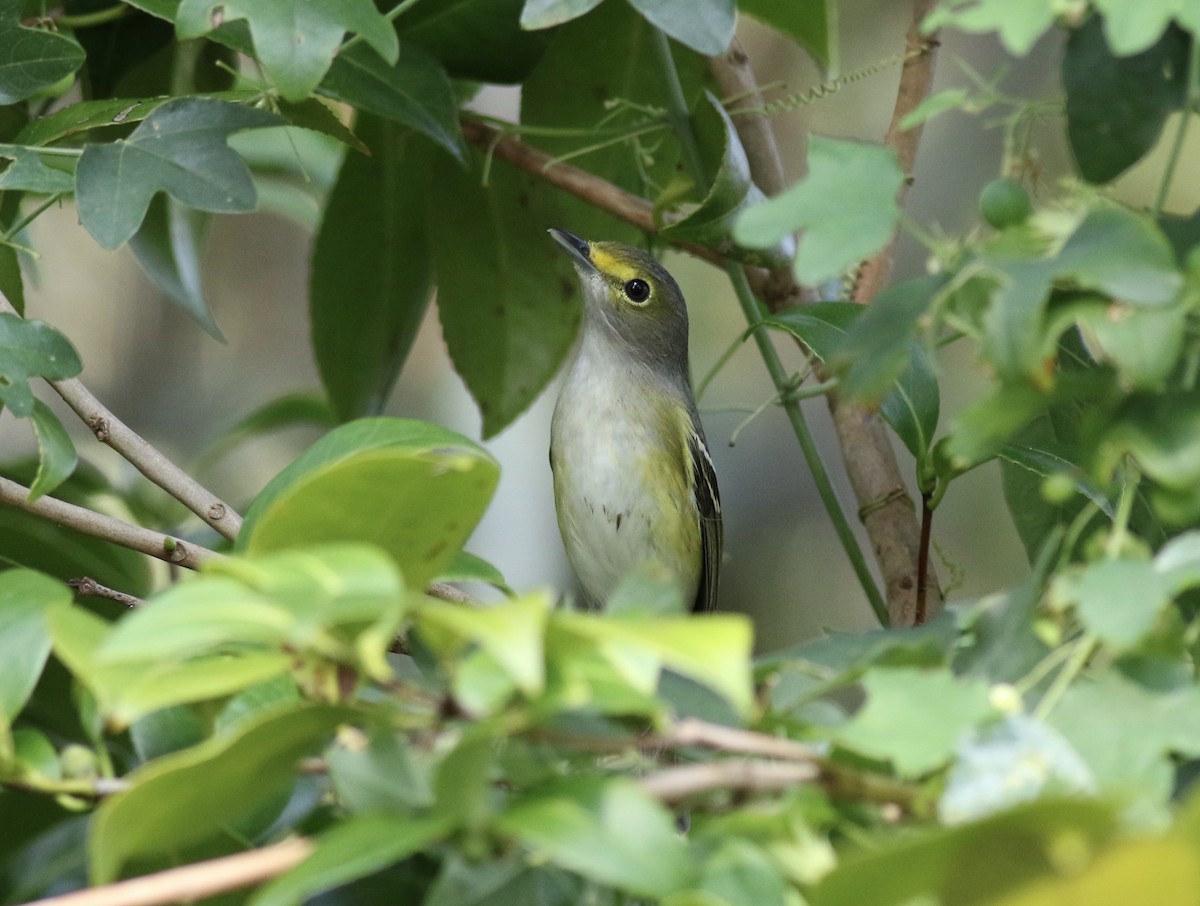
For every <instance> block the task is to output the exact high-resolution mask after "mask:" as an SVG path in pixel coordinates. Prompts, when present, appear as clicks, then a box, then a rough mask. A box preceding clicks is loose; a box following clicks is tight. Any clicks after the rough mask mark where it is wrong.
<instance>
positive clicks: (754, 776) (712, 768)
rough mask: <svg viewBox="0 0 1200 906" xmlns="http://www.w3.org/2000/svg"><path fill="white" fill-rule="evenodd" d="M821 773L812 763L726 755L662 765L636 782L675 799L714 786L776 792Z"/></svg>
mask: <svg viewBox="0 0 1200 906" xmlns="http://www.w3.org/2000/svg"><path fill="white" fill-rule="evenodd" d="M820 773H821V771H820V769H819V768H818V767H817V766H816V765H813V764H797V763H796V762H789V761H761V760H758V759H753V758H729V759H725V760H723V761H707V762H703V763H700V764H681V765H676V766H674V767H669V768H663V769H662V770H660V771H654V772H652V773H650V774H646V775H645V776H643V777H641V778H639V780H638V783H639V784H640V785H641V787H642V789H643V790H645V791H646V792H647V793H649V794H650V795H651V796H653V797H654V798H655V799H660V800H662V801H663V802H666V803H675V802H680V801H682V800H684V799H687V798H689V797H691V796H695V795H697V794H699V793H708V792H712V791H714V790H723V791H724V790H734V791H737V792H747V793H774V792H779V791H780V790H786V789H790V788H791V787H794V786H796V785H797V784H800V783H809V782H812V781H814V780H816V779H817V778H818V777H819V775H820Z"/></svg>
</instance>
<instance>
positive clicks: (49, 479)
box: [29, 399, 79, 502]
mask: <svg viewBox="0 0 1200 906" xmlns="http://www.w3.org/2000/svg"><path fill="white" fill-rule="evenodd" d="M30 421H32V422H33V428H34V431H36V432H37V442H38V470H37V476H36V477H35V478H34V479H33V484H32V485H31V486H30V488H29V500H30V502H32V501H34V500H37V499H38V498H39V497H41V496H42V495H44V494H49V493H51V492H52V491H53V490H54V489H55V488H57V487H58V486H59V485H60V484H62V483H63V482H64V481H66V480H67V479H68V478H70V477H71V473H72V472H74V471H75V465H76V463H77V462H78V461H79V458H78V457H77V456H76V454H75V445H74V444H73V443H71V438H70V436H69V435H68V434H67V429H66V428H64V427H63V426H62V422H60V421H59V420H58V417H57V416H56V415H55V414H54V413H53V412H52V411H50V407H49V406H47V405H46V404H45V403H43V402H42V401H41V400H38V399H35V400H34V401H33V412H32V414H31V416H30Z"/></svg>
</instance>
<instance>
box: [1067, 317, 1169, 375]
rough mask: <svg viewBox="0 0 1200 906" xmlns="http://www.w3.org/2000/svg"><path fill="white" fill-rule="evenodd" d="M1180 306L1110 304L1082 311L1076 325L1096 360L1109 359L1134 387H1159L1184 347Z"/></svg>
mask: <svg viewBox="0 0 1200 906" xmlns="http://www.w3.org/2000/svg"><path fill="white" fill-rule="evenodd" d="M1186 319H1187V313H1186V311H1185V310H1184V309H1183V308H1176V307H1173V306H1172V307H1169V308H1153V309H1150V308H1135V307H1133V306H1126V305H1121V304H1119V303H1113V304H1111V305H1094V306H1090V307H1088V308H1087V309H1085V310H1083V311H1082V312H1081V313H1080V317H1079V327H1080V329H1081V330H1082V331H1083V334H1084V336H1085V337H1086V340H1087V345H1088V348H1089V349H1090V350H1091V351H1092V352H1093V354H1094V355H1095V356H1096V358H1097V359H1099V360H1101V361H1107V362H1111V363H1112V364H1113V365H1114V366H1116V368H1117V370H1118V371H1119V372H1120V373H1121V377H1122V378H1124V380H1125V381H1127V382H1128V383H1129V385H1130V386H1131V387H1133V388H1134V389H1136V390H1161V389H1163V388H1164V387H1165V384H1166V381H1167V378H1168V377H1170V375H1171V372H1172V371H1173V370H1174V368H1175V365H1176V362H1177V361H1178V359H1179V355H1180V353H1181V352H1182V350H1183V338H1184V335H1185V332H1186V331H1185V322H1186Z"/></svg>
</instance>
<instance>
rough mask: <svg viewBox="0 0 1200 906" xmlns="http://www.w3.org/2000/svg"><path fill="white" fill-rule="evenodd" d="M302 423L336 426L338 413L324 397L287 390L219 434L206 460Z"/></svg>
mask: <svg viewBox="0 0 1200 906" xmlns="http://www.w3.org/2000/svg"><path fill="white" fill-rule="evenodd" d="M302 425H303V426H311V427H314V428H320V429H328V428H332V427H334V426H335V425H337V416H336V415H334V412H333V409H332V408H331V407H330V405H329V402H328V401H327V400H326V399H325V397H324V396H321V395H318V394H316V393H286V394H284V395H283V396H278V397H276V398H275V399H272V400H268V401H267V402H265V403H263V404H262V405H261V406H259V407H258V408H257V409H255V410H254V411H253V412H251V413H250V414H249V415H247V416H245V417H244V418H242V419H241V420H240V421H239V422H238V423H237V424H235V425H234V426H233V427H232V428H229V429H228V430H226V431H225V432H224V433H223V434H222V435H221V436H220V437H218V438H217V439H216V440H215V441H214V442H213V444H212V446H211V447H209V448H208V450H206V451H205V453H204V457H203V461H204V462H206V463H211V462H214V461H216V460H217V459H220V458H221V457H222V456H224V455H226V454H227V453H228V452H229V451H230V450H232V449H233V448H234V447H236V446H238V445H239V444H242V443H245V442H246V441H248V440H253V439H254V438H256V437H260V436H261V435H264V434H269V433H270V432H272V431H278V430H281V429H283V428H292V427H297V426H302Z"/></svg>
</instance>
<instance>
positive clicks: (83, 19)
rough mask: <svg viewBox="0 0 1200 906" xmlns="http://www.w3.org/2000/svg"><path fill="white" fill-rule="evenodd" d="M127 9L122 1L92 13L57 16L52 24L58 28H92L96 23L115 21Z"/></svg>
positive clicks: (104, 23)
mask: <svg viewBox="0 0 1200 906" xmlns="http://www.w3.org/2000/svg"><path fill="white" fill-rule="evenodd" d="M129 11H130V8H129V7H128V6H126V5H125V4H124V3H117V4H115V5H114V6H106V7H105V8H104V9H98V10H96V11H95V12H94V13H78V14H77V15H74V16H70V15H67V16H59V17H58V18H56V19H55V20H54V24H55V25H57V26H58V27H59V28H75V29H78V28H92V27H94V26H96V25H107V24H108V23H109V22H116V21H117V20H118V19H120V18H121V17H122V16H124V15H125V14H126V13H128V12H129Z"/></svg>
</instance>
